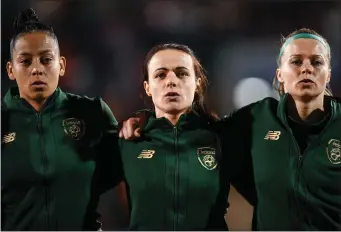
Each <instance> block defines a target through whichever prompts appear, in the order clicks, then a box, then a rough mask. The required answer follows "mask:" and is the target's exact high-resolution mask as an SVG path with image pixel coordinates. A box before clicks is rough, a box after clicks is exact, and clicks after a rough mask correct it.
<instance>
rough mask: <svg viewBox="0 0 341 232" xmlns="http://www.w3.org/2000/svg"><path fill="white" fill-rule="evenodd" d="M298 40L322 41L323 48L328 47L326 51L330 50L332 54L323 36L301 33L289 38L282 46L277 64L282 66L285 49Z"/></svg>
mask: <svg viewBox="0 0 341 232" xmlns="http://www.w3.org/2000/svg"><path fill="white" fill-rule="evenodd" d="M296 39H315V40H318V41H320V42H321V43H322V44H323V46H325V47H326V49H327V50H328V53H330V47H329V45H328V44H327V43H326V42H325V41H324V39H323V38H322V37H321V36H318V35H314V34H310V33H300V34H296V35H293V36H291V37H289V38H288V39H287V40H286V41H285V43H284V44H283V45H282V48H281V50H280V52H279V56H278V60H277V64H278V65H279V64H280V59H281V57H282V55H283V52H284V49H285V48H286V47H287V46H288V45H289V44H290V43H291V42H292V41H294V40H296Z"/></svg>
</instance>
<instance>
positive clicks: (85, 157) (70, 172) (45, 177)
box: [1, 88, 122, 230]
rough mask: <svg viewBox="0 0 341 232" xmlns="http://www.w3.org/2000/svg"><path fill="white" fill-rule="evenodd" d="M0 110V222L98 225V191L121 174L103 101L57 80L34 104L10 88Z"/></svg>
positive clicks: (6, 226) (7, 225)
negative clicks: (40, 105)
mask: <svg viewBox="0 0 341 232" xmlns="http://www.w3.org/2000/svg"><path fill="white" fill-rule="evenodd" d="M1 116H2V125H1V127H2V128H1V129H2V131H1V132H2V141H1V153H2V154H1V211H2V212H1V214H2V215H1V216H2V221H1V226H2V229H3V230H95V229H98V225H97V224H96V217H97V216H96V213H95V210H96V207H97V202H98V198H99V195H100V194H101V193H102V192H104V191H105V190H107V189H109V188H111V187H113V186H115V185H116V184H117V183H118V182H119V181H120V180H121V178H122V165H121V163H120V159H119V156H118V155H117V154H115V151H116V150H117V146H118V143H117V142H114V141H117V128H116V126H117V122H116V120H115V118H114V116H113V115H112V113H111V111H110V109H109V107H108V106H107V105H106V104H105V103H104V102H103V101H102V100H100V99H97V98H96V99H90V98H87V97H80V96H76V95H72V94H69V93H64V92H62V91H61V90H60V89H59V88H57V90H56V91H55V93H54V94H53V95H52V96H51V97H50V98H49V99H48V100H47V102H46V104H45V105H44V107H43V109H42V110H41V111H40V112H36V111H35V110H34V109H33V108H32V107H31V106H30V105H29V104H28V103H27V102H26V101H25V100H23V99H21V98H20V97H19V94H18V89H17V88H12V89H10V90H9V91H8V93H7V94H6V96H5V97H4V99H2V115H1ZM115 139H116V140H115Z"/></svg>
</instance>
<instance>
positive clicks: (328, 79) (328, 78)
mask: <svg viewBox="0 0 341 232" xmlns="http://www.w3.org/2000/svg"><path fill="white" fill-rule="evenodd" d="M331 75H332V70H331V69H329V70H328V77H327V83H329V82H330V77H331Z"/></svg>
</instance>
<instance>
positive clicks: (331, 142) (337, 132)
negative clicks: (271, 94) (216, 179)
mask: <svg viewBox="0 0 341 232" xmlns="http://www.w3.org/2000/svg"><path fill="white" fill-rule="evenodd" d="M287 99H288V95H283V96H282V97H281V99H280V101H279V102H278V101H277V100H275V99H273V98H266V99H264V100H262V101H259V102H257V103H254V104H251V105H248V106H246V107H243V108H242V109H240V110H238V111H236V112H235V113H233V114H232V115H231V116H230V117H228V118H226V119H225V121H224V122H223V123H222V124H221V128H224V129H223V130H225V137H224V138H223V139H222V140H223V141H224V143H227V142H230V143H231V148H230V149H229V155H228V156H226V160H225V161H223V165H222V167H223V169H224V167H231V162H230V161H231V159H232V158H231V157H237V159H235V158H234V159H235V160H239V161H238V163H244V165H242V166H238V168H239V169H240V172H239V173H242V172H243V170H245V171H247V172H249V171H250V170H253V172H254V176H252V175H244V176H243V175H242V174H241V175H240V176H241V177H242V178H241V179H243V178H244V181H245V179H248V181H246V182H249V181H250V178H252V179H253V180H254V184H255V188H256V193H257V198H258V201H257V204H256V200H255V199H254V200H253V204H255V205H256V208H257V210H256V215H257V228H258V229H259V230H339V231H340V230H341V103H340V100H339V99H336V98H331V97H325V102H326V103H325V106H326V107H328V108H329V109H330V110H329V111H330V114H329V117H328V118H327V119H326V120H325V122H324V123H322V126H321V125H320V126H317V127H316V126H315V128H317V131H316V130H315V131H314V130H310V129H311V128H313V129H314V127H307V128H309V130H308V129H307V130H308V131H305V130H304V129H297V127H296V126H292V125H293V124H292V123H291V120H289V118H288V117H287V113H286V105H287ZM319 127H320V128H319ZM232 144H233V145H232ZM301 144H306V145H307V146H306V147H304V146H302V145H301ZM302 147H303V149H302ZM229 157H230V158H229ZM241 160H242V161H241ZM250 164H251V165H250ZM224 170H227V168H225V169H224ZM246 182H245V183H246ZM236 183H237V185H241V186H243V184H244V183H243V180H241V181H239V182H238V181H237V182H236ZM249 187H250V188H249V189H248V186H245V185H244V187H243V188H242V190H243V191H244V192H246V193H250V192H252V191H254V189H253V188H254V187H253V186H252V185H250V186H249Z"/></svg>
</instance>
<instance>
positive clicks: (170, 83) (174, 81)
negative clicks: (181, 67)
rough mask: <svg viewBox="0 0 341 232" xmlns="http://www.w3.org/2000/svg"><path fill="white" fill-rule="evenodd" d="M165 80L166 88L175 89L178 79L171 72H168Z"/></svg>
mask: <svg viewBox="0 0 341 232" xmlns="http://www.w3.org/2000/svg"><path fill="white" fill-rule="evenodd" d="M166 78H167V79H166V85H167V87H176V86H177V85H178V81H179V78H178V77H177V76H176V74H175V73H174V72H173V71H169V72H168V73H167V77H166Z"/></svg>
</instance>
